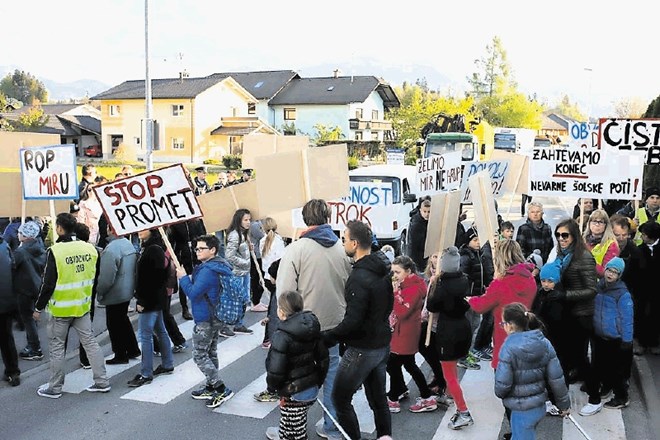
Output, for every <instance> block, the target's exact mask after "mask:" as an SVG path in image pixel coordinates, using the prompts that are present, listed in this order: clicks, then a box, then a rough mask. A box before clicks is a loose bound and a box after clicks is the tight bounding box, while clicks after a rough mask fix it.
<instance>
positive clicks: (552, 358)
mask: <svg viewBox="0 0 660 440" xmlns="http://www.w3.org/2000/svg"><path fill="white" fill-rule="evenodd" d="M501 317H502V326H503V328H504V331H505V332H506V333H507V335H508V336H507V338H506V340H505V341H504V344H503V345H502V350H501V352H500V354H499V363H498V366H497V370H495V395H496V396H497V397H499V398H501V399H502V403H503V404H504V406H505V407H506V408H507V409H508V410H509V411H510V412H511V433H512V434H513V435H512V438H513V439H534V438H536V427H537V426H538V424H539V422H540V421H541V419H542V418H543V416H545V412H546V411H545V402H546V401H547V399H548V391H547V388H550V390H551V391H552V394H553V395H554V396H555V399H556V402H557V406H558V408H559V410H560V415H561V416H563V417H565V416H568V415H569V413H570V407H571V402H570V399H569V397H568V388H567V387H566V384H565V382H564V373H563V371H562V369H561V365H560V364H559V361H558V360H557V355H556V354H555V350H554V349H553V347H552V344H551V343H550V341H548V340H547V339H546V338H545V337H544V336H543V333H542V332H541V330H540V329H539V323H538V321H537V320H536V317H535V316H534V314H533V313H531V312H529V311H528V310H527V307H525V306H524V305H523V304H521V303H512V304H507V305H506V306H505V307H504V310H503V311H502V315H501Z"/></svg>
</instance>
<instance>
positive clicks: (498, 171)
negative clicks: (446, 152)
mask: <svg viewBox="0 0 660 440" xmlns="http://www.w3.org/2000/svg"><path fill="white" fill-rule="evenodd" d="M484 170H485V171H486V172H487V173H488V174H489V176H490V182H491V185H492V190H493V191H492V194H493V196H494V197H496V198H497V197H498V196H499V195H500V194H501V193H502V189H503V187H504V181H505V179H506V178H507V175H508V173H509V161H508V160H489V161H486V162H471V163H469V164H466V165H465V169H463V182H462V183H461V194H462V200H461V203H471V202H472V197H471V191H470V185H469V181H470V177H472V176H474V175H475V174H477V173H479V172H481V171H484Z"/></svg>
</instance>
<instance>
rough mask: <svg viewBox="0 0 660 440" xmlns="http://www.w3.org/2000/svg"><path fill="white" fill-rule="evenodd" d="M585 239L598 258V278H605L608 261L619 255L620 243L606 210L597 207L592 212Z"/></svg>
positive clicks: (595, 257) (596, 258) (592, 252)
mask: <svg viewBox="0 0 660 440" xmlns="http://www.w3.org/2000/svg"><path fill="white" fill-rule="evenodd" d="M584 241H585V243H586V245H587V249H589V251H590V252H591V254H592V255H593V256H594V259H595V260H596V274H597V275H598V278H603V275H604V274H605V266H607V263H608V262H609V261H610V260H611V259H612V258H614V257H616V256H618V255H619V245H618V244H617V241H616V237H615V236H614V233H613V232H612V226H611V225H610V218H609V217H608V215H607V212H605V210H603V209H596V210H594V211H593V212H592V213H591V215H590V216H589V222H588V226H587V229H586V231H585V232H584Z"/></svg>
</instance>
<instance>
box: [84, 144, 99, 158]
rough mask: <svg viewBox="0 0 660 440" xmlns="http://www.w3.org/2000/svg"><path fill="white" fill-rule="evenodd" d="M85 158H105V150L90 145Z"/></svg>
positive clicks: (86, 149)
mask: <svg viewBox="0 0 660 440" xmlns="http://www.w3.org/2000/svg"><path fill="white" fill-rule="evenodd" d="M85 156H87V157H103V150H102V149H101V146H100V145H90V146H88V147H87V148H85Z"/></svg>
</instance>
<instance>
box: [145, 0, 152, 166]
mask: <svg viewBox="0 0 660 440" xmlns="http://www.w3.org/2000/svg"><path fill="white" fill-rule="evenodd" d="M144 72H145V74H144V101H145V111H144V135H145V136H144V137H145V144H146V149H147V158H146V163H147V171H151V170H152V169H153V157H152V155H153V149H154V123H153V120H152V119H151V113H152V110H153V107H152V102H151V78H150V77H149V0H144Z"/></svg>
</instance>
